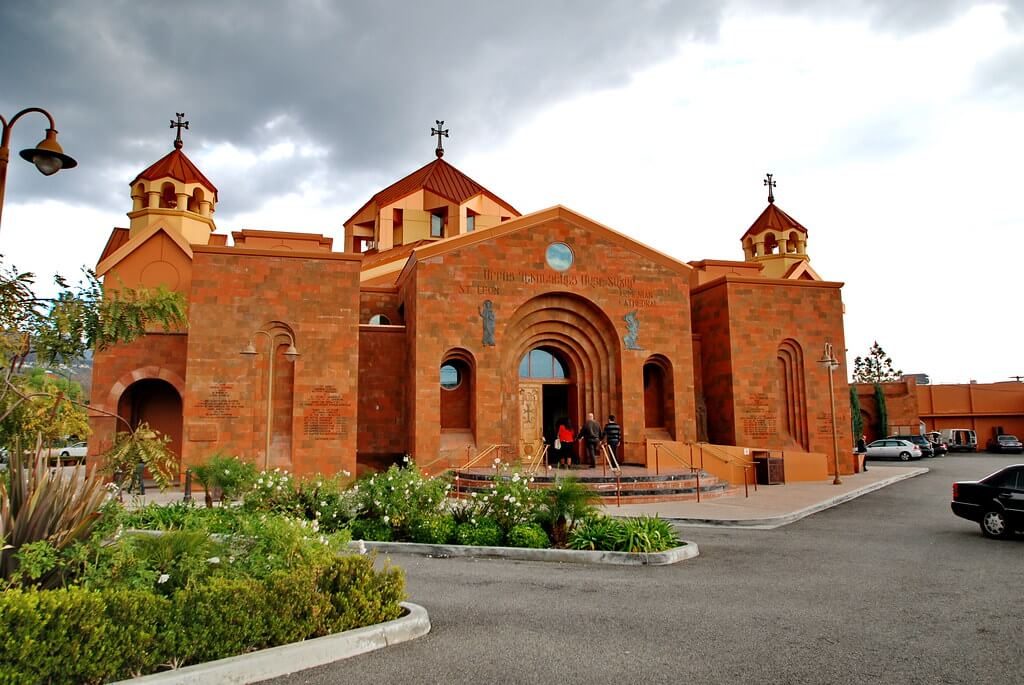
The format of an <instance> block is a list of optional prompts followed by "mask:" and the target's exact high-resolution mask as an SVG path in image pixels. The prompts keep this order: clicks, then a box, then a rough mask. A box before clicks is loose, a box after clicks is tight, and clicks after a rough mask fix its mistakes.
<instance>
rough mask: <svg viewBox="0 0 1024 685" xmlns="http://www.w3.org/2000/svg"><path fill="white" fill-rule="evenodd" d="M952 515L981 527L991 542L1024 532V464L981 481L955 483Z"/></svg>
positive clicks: (1004, 469)
mask: <svg viewBox="0 0 1024 685" xmlns="http://www.w3.org/2000/svg"><path fill="white" fill-rule="evenodd" d="M950 506H951V507H952V509H953V513H954V514H956V515H957V516H959V517H960V518H965V519H967V520H968V521H975V522H977V523H978V524H979V525H980V526H981V532H982V534H983V535H985V537H989V538H1006V537H1010V536H1011V535H1012V534H1013V531H1015V530H1017V531H1020V530H1022V529H1024V464H1014V465H1012V466H1006V467H1004V468H1002V469H1000V470H998V471H996V472H995V473H993V474H991V475H988V476H985V477H984V478H982V479H981V480H964V481H957V482H956V483H953V501H952V502H951V503H950Z"/></svg>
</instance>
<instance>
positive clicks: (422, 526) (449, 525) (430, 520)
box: [410, 513, 455, 545]
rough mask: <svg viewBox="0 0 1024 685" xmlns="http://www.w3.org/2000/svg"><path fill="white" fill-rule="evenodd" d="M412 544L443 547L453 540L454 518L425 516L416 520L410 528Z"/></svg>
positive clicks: (450, 516)
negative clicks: (419, 543)
mask: <svg viewBox="0 0 1024 685" xmlns="http://www.w3.org/2000/svg"><path fill="white" fill-rule="evenodd" d="M410 537H411V539H412V541H413V542H422V543H424V544H428V545H443V544H446V543H448V542H451V541H452V540H453V539H454V538H455V517H453V516H452V515H451V514H443V513H438V514H427V515H425V516H421V517H420V518H418V519H416V520H415V521H413V523H412V527H411V535H410Z"/></svg>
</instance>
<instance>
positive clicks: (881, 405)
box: [875, 383, 889, 436]
mask: <svg viewBox="0 0 1024 685" xmlns="http://www.w3.org/2000/svg"><path fill="white" fill-rule="evenodd" d="M875 404H876V405H878V434H879V435H882V436H885V435H889V408H888V407H887V406H886V405H885V390H884V389H883V388H882V386H881V385H879V384H878V383H875Z"/></svg>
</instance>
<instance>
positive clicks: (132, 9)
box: [0, 0, 962, 216]
mask: <svg viewBox="0 0 1024 685" xmlns="http://www.w3.org/2000/svg"><path fill="white" fill-rule="evenodd" d="M961 5H962V3H960V2H957V1H956V0H944V1H938V2H937V1H935V0H928V1H927V2H925V1H922V0H918V1H914V2H899V3H890V2H882V1H878V2H866V1H865V2H854V1H853V0H845V1H844V0H839V1H838V2H832V3H812V2H802V1H798V0H794V1H793V2H792V3H790V4H789V5H788V11H797V12H802V13H806V14H813V15H815V16H821V15H835V16H846V15H849V16H865V15H866V16H869V17H870V18H871V21H872V22H874V23H876V24H878V25H879V26H882V27H886V28H889V29H890V30H894V31H908V30H916V29H918V28H922V27H926V26H928V25H930V24H932V23H934V22H937V21H940V20H941V19H942V18H945V17H946V16H947V15H948V14H949V13H951V12H954V11H958V8H959V7H960V6H961ZM780 7H785V6H780ZM753 8H757V10H758V11H765V10H770V9H771V8H769V7H767V6H765V5H764V4H763V3H754V2H740V3H738V5H737V6H736V7H735V8H734V9H735V10H736V11H746V10H750V9H753ZM722 11H723V4H722V3H717V2H713V1H712V0H697V1H688V2H682V1H680V2H668V1H656V0H650V1H647V2H637V1H622V2H613V1H605V2H590V1H586V0H574V1H571V0H562V1H556V0H523V1H516V2H507V1H505V2H453V1H433V2H402V3H399V2H359V3H357V2H350V3H346V2H329V1H327V0H322V1H317V0H302V1H299V0H296V1H293V2H287V3H281V2H253V1H252V0H222V1H220V2H212V3H211V2H200V1H192V0H177V1H176V2H173V3H157V2H141V1H139V0H133V1H131V2H128V1H111V0H108V1H105V2H92V1H88V2H87V1H85V0H67V1H64V2H55V1H51V2H45V1H44V2H28V1H27V0H25V1H20V0H6V1H4V2H2V3H0V65H2V69H3V72H2V73H3V77H2V78H3V81H2V83H0V113H2V114H4V115H5V116H10V115H12V114H13V113H14V112H15V111H16V110H17V109H20V108H22V107H25V106H30V105H31V106H42V107H45V108H47V109H49V110H50V111H51V112H52V113H53V114H54V116H55V117H56V119H57V127H58V129H59V130H60V131H61V141H62V143H63V145H64V147H65V149H66V150H67V151H68V152H69V153H70V154H72V155H73V156H75V157H76V158H78V160H79V162H80V169H79V170H75V171H72V172H68V173H67V174H60V175H59V176H58V177H57V179H58V180H56V181H55V180H45V181H44V180H43V179H42V177H41V176H39V175H38V174H37V173H36V172H34V171H32V170H31V169H30V168H28V167H27V166H25V165H21V164H18V168H17V170H16V172H15V171H14V170H13V169H12V173H11V175H10V178H9V184H10V187H9V189H8V190H9V195H8V197H17V198H18V199H19V200H21V201H25V200H28V199H32V198H36V197H49V196H54V195H58V196H60V197H62V198H74V199H78V200H80V201H84V202H87V203H90V204H97V205H105V206H107V207H111V206H113V207H115V208H116V207H117V206H118V205H117V204H113V205H112V204H111V198H112V197H115V196H116V197H117V198H118V199H117V200H114V202H120V203H123V202H126V199H125V197H126V194H127V190H124V191H123V193H124V195H120V194H118V193H120V192H121V190H120V189H124V188H126V186H127V183H128V182H129V181H130V180H131V178H130V176H131V175H132V174H134V173H137V172H138V171H141V170H142V169H143V168H144V167H145V166H146V165H148V164H150V163H151V162H153V161H155V160H156V159H158V158H159V157H160V156H162V155H163V154H165V153H166V152H167V151H169V150H170V144H171V141H172V139H173V135H172V132H171V131H170V130H169V129H168V123H169V119H170V118H171V117H172V116H173V114H174V112H176V111H184V112H185V113H186V115H187V117H188V118H189V120H190V121H191V122H192V130H191V131H189V132H187V133H186V148H185V149H186V151H187V152H191V153H192V156H193V157H195V151H196V150H197V149H199V145H200V144H201V143H203V142H207V143H218V142H230V143H231V144H234V145H236V146H239V147H241V148H246V149H249V150H252V149H257V148H259V147H261V146H264V145H267V144H270V143H272V142H274V141H275V140H281V139H284V138H285V137H288V138H289V139H291V140H293V141H294V142H296V143H303V142H308V143H311V144H313V145H315V146H317V147H320V148H323V149H325V150H326V151H327V155H326V156H325V157H323V158H319V159H314V160H302V159H294V158H293V159H287V160H280V161H273V162H266V163H261V164H259V165H257V167H256V168H255V169H253V170H251V171H250V172H248V173H246V174H245V175H244V176H238V177H232V176H233V175H221V176H219V177H218V178H214V179H212V180H213V181H214V183H216V184H217V185H218V186H219V187H220V188H221V190H224V189H226V188H229V187H230V188H231V192H230V193H224V194H222V197H221V200H222V202H221V205H220V210H221V211H222V212H225V211H226V212H228V213H230V212H231V211H232V210H233V209H240V208H246V209H251V208H252V206H253V204H254V200H253V198H255V197H259V196H260V195H261V194H263V193H265V192H268V191H274V190H278V191H280V192H286V191H287V190H289V189H292V188H294V187H296V186H297V185H298V183H300V182H301V181H302V180H303V179H306V178H308V177H309V175H310V174H313V173H317V174H321V175H322V176H323V177H326V178H328V179H329V181H328V182H329V183H333V184H335V185H338V186H341V185H342V184H344V182H345V176H346V175H347V174H350V173H353V172H362V173H374V172H379V171H382V170H386V173H387V175H388V177H393V176H394V173H395V169H399V170H402V171H409V170H412V169H414V168H416V166H418V165H419V164H422V163H424V162H426V161H429V159H431V158H432V155H431V150H432V148H433V144H432V142H431V141H430V139H429V138H428V136H427V133H428V129H429V126H430V125H431V124H432V123H433V121H434V119H435V118H438V119H445V120H446V125H447V126H449V127H450V128H451V131H452V137H451V139H449V140H448V141H446V147H447V148H448V149H449V150H451V155H450V158H452V159H454V160H457V159H458V157H459V152H460V150H461V151H463V152H465V151H469V150H472V149H474V148H475V147H478V146H481V145H488V144H496V143H498V142H500V141H501V139H502V138H503V137H504V135H506V134H507V132H509V131H510V130H511V128H512V126H513V125H514V123H515V122H516V121H517V120H520V119H522V118H523V117H524V116H526V115H528V114H529V113H530V112H532V111H534V110H536V109H539V108H541V107H543V106H545V105H547V104H549V103H550V102H552V101H555V100H557V99H561V98H563V97H566V96H567V95H572V94H574V93H578V92H585V91H591V90H595V89H600V88H605V87H613V86H616V85H620V84H622V83H624V82H625V81H626V80H627V79H628V77H629V74H630V73H632V72H634V71H635V70H637V69H638V68H641V67H643V66H646V65H649V64H652V63H654V62H656V61H658V60H659V59H663V58H665V57H667V56H669V55H671V54H673V53H674V52H675V50H676V48H677V46H678V44H679V43H680V42H681V41H683V40H686V39H689V38H698V39H707V38H713V37H714V35H715V33H716V31H717V28H718V23H719V20H720V14H721V12H722ZM282 116H283V117H285V118H286V119H285V120H286V121H287V126H285V127H284V128H283V129H277V128H275V129H274V130H272V131H271V130H268V129H267V128H266V124H267V122H269V121H271V120H274V119H277V118H279V117H282ZM43 128H44V127H43V123H42V119H41V118H39V119H38V120H36V121H35V122H33V121H31V120H25V121H24V122H23V123H21V124H19V125H18V128H17V129H16V130H15V140H14V141H13V145H12V147H14V148H15V150H17V149H21V148H22V147H27V146H29V145H32V144H34V143H35V142H37V140H38V139H39V138H41V134H42V130H43ZM599 143H600V141H595V144H599ZM115 169H116V170H117V173H118V174H120V173H121V170H122V169H124V170H125V171H124V174H126V177H125V178H123V179H120V180H119V181H118V183H119V184H123V185H119V186H118V188H117V189H112V188H111V174H112V173H114V170H115ZM97 172H99V173H97ZM118 177H119V176H118ZM58 188H59V190H58ZM358 199H364V198H358ZM222 216H224V214H222Z"/></svg>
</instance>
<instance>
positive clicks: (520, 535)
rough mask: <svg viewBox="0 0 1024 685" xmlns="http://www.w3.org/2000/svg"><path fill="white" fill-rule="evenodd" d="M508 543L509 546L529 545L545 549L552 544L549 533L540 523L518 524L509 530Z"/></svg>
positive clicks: (532, 547) (533, 547)
mask: <svg viewBox="0 0 1024 685" xmlns="http://www.w3.org/2000/svg"><path fill="white" fill-rule="evenodd" d="M507 543H508V546H509V547H529V548H531V549H545V548H547V547H550V546H551V540H550V539H548V534H547V533H546V532H545V531H544V528H542V527H541V526H540V524H538V523H519V524H516V525H515V526H513V527H512V530H510V531H509V532H508V536H507Z"/></svg>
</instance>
